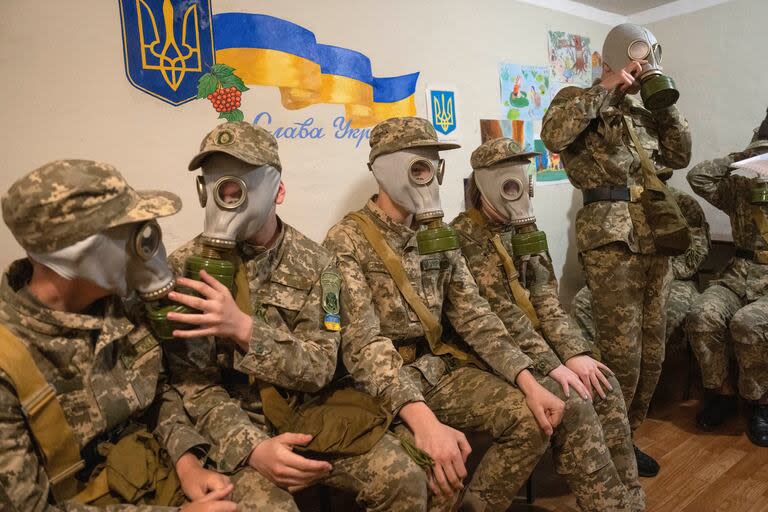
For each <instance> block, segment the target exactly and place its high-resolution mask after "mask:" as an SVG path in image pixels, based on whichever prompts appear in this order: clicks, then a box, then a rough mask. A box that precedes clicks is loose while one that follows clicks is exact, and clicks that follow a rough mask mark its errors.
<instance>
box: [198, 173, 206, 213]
mask: <svg viewBox="0 0 768 512" xmlns="http://www.w3.org/2000/svg"><path fill="white" fill-rule="evenodd" d="M195 187H196V188H197V199H198V200H199V201H200V206H201V207H202V208H205V205H206V204H207V203H208V191H207V190H206V189H205V178H203V177H202V176H198V177H197V178H195Z"/></svg>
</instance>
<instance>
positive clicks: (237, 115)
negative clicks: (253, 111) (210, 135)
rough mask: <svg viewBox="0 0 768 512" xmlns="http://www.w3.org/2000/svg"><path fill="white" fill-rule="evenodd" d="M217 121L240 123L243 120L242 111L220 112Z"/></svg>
mask: <svg viewBox="0 0 768 512" xmlns="http://www.w3.org/2000/svg"><path fill="white" fill-rule="evenodd" d="M219 119H226V120H227V121H229V122H235V121H242V120H243V119H245V116H244V115H243V112H242V110H240V109H239V108H236V109H235V110H230V111H229V112H222V113H220V114H219Z"/></svg>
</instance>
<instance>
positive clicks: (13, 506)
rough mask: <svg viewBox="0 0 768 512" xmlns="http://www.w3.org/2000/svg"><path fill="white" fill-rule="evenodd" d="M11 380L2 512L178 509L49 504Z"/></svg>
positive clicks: (5, 395)
mask: <svg viewBox="0 0 768 512" xmlns="http://www.w3.org/2000/svg"><path fill="white" fill-rule="evenodd" d="M36 450H37V449H36V447H35V445H34V442H33V441H32V438H31V435H30V433H29V431H28V430H27V423H26V419H25V418H24V413H23V412H22V409H21V404H20V403H19V400H18V398H17V397H16V393H15V392H14V391H13V387H12V386H11V384H10V383H9V381H8V378H7V376H6V375H5V374H4V373H2V372H0V489H2V490H1V491H0V510H3V511H9V512H11V511H18V512H43V511H45V512H55V511H71V512H97V511H105V510H106V511H111V512H162V511H172V510H179V509H178V508H176V507H157V506H150V505H142V506H136V505H127V504H126V505H111V506H109V507H91V506H88V505H81V504H77V503H72V502H66V503H60V504H56V505H53V504H51V503H49V499H50V497H49V494H50V484H49V482H48V476H47V475H46V474H45V470H44V468H43V466H42V464H41V462H40V459H39V458H38V455H37V451H36Z"/></svg>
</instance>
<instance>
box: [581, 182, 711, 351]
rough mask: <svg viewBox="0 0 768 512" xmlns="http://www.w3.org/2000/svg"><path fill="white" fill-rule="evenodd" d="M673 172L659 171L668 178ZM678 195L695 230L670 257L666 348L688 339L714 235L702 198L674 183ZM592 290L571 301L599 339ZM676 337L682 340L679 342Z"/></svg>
mask: <svg viewBox="0 0 768 512" xmlns="http://www.w3.org/2000/svg"><path fill="white" fill-rule="evenodd" d="M671 176H672V172H671V171H669V172H666V173H664V174H659V178H661V179H662V180H663V181H666V180H667V179H669V178H670V177H671ZM668 188H669V191H670V192H672V195H673V196H674V198H675V201H676V202H677V204H678V206H679V207H680V211H681V212H682V213H683V216H684V217H685V220H686V221H687V222H688V226H689V227H690V233H691V246H690V247H689V248H688V250H687V251H686V252H685V254H681V255H680V256H673V257H671V258H670V259H669V272H670V276H669V279H671V283H670V285H669V293H668V294H667V304H666V316H667V328H666V348H667V350H671V349H673V348H674V345H677V346H678V347H679V348H678V349H679V350H684V349H685V344H686V343H687V341H686V339H685V336H684V333H683V322H684V321H685V317H686V315H687V314H688V311H689V310H690V309H691V304H693V302H694V301H695V300H696V298H697V297H698V296H699V290H698V288H697V287H696V282H695V281H694V278H695V277H696V274H697V273H698V271H699V268H700V267H701V265H702V264H703V263H704V260H706V259H707V255H709V248H710V238H709V224H707V219H706V218H705V217H704V210H702V209H701V205H699V203H698V201H696V199H694V198H693V197H692V196H690V195H688V194H686V193H685V192H683V191H681V190H678V189H676V188H674V187H668ZM591 302H592V293H591V292H590V291H589V288H588V287H587V286H584V287H583V288H582V289H581V290H579V291H578V292H577V293H576V295H575V296H574V298H573V302H572V303H571V315H572V316H573V318H574V319H575V320H576V323H577V324H578V325H579V327H580V328H581V332H582V334H583V335H584V337H586V338H587V339H588V340H590V341H594V339H595V327H594V324H593V320H592V303H591ZM676 341H678V342H681V343H675V342H676Z"/></svg>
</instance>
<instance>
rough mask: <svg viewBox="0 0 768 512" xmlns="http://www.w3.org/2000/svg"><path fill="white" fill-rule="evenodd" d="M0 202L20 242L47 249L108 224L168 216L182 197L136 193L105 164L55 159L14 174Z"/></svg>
mask: <svg viewBox="0 0 768 512" xmlns="http://www.w3.org/2000/svg"><path fill="white" fill-rule="evenodd" d="M2 206H3V219H4V220H5V223H6V224H7V225H8V228H9V229H10V230H11V233H13V236H14V237H15V238H16V240H17V241H18V242H19V244H20V245H21V246H22V247H23V248H24V249H26V250H27V251H31V252H38V253H48V252H53V251H57V250H59V249H63V248H64V247H68V246H70V245H72V244H74V243H76V242H79V241H80V240H83V239H85V238H88V237H89V236H91V235H94V234H96V233H98V232H100V231H103V230H105V229H107V228H110V227H113V226H119V225H122V224H130V223H132V222H138V221H143V220H149V219H154V218H157V217H164V216H166V215H172V214H174V213H176V212H177V211H179V209H181V200H180V199H179V198H178V196H176V195H175V194H171V193H170V192H164V191H141V192H137V191H135V190H133V189H132V188H131V187H130V186H129V185H128V183H127V182H126V181H125V178H123V176H122V175H121V174H120V173H119V172H118V171H117V170H116V169H115V168H114V167H112V166H111V165H109V164H105V163H101V162H94V161H92V160H57V161H54V162H50V163H47V164H45V165H43V166H42V167H39V168H37V169H35V170H34V171H32V172H30V173H28V174H27V175H25V176H24V177H22V178H20V179H18V180H17V181H16V182H15V183H14V184H13V185H11V187H10V188H9V189H8V192H6V193H5V194H4V195H3V197H2Z"/></svg>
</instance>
